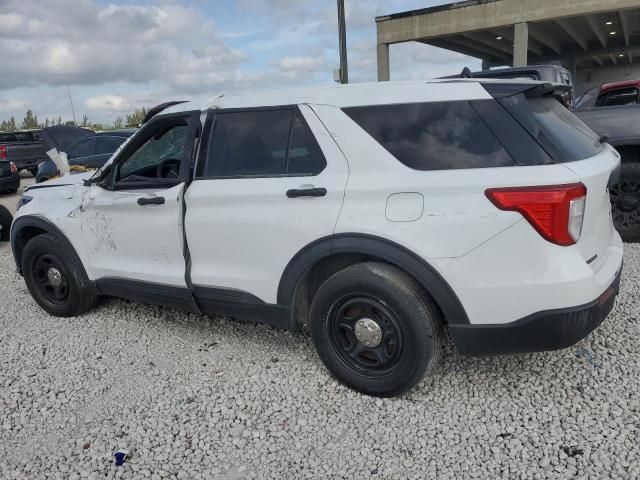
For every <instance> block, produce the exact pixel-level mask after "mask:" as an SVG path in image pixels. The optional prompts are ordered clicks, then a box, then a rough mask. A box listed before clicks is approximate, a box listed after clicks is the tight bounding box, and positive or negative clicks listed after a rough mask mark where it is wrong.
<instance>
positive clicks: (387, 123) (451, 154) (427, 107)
mask: <svg viewBox="0 0 640 480" xmlns="http://www.w3.org/2000/svg"><path fill="white" fill-rule="evenodd" d="M344 111H345V113H346V114H347V115H349V116H350V117H351V118H352V119H353V120H354V121H355V122H356V123H357V124H358V125H360V126H361V127H362V128H363V129H364V130H365V131H366V132H367V133H369V135H371V136H372V137H373V138H374V139H376V140H377V141H378V142H379V143H380V144H381V145H382V146H383V147H384V148H386V149H387V150H388V151H389V152H390V153H391V154H392V155H394V156H395V157H396V158H397V159H398V160H399V161H400V162H402V163H403V164H405V165H406V166H408V167H410V168H413V169H416V170H449V169H458V168H481V167H504V166H513V165H514V162H513V160H512V158H511V157H510V156H509V154H508V153H507V151H506V150H505V149H504V148H503V147H502V145H501V144H500V142H499V141H498V139H497V138H496V137H495V135H494V134H493V133H492V132H491V130H490V129H489V128H488V127H487V125H486V124H485V123H484V122H483V121H482V119H481V118H480V117H479V116H478V114H477V113H476V112H475V110H474V109H473V108H472V107H471V105H470V104H469V102H431V103H410V104H402V105H376V106H367V107H352V108H346V109H344Z"/></svg>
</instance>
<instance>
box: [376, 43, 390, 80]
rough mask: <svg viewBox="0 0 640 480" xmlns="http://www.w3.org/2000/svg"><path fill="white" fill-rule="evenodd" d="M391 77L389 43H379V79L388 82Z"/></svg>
mask: <svg viewBox="0 0 640 480" xmlns="http://www.w3.org/2000/svg"><path fill="white" fill-rule="evenodd" d="M389 79H390V73H389V44H388V43H379V44H378V81H379V82H388V81H389Z"/></svg>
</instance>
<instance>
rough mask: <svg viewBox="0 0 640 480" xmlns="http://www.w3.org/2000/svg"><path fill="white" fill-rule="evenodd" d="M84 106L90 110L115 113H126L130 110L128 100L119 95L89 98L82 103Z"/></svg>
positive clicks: (130, 106)
mask: <svg viewBox="0 0 640 480" xmlns="http://www.w3.org/2000/svg"><path fill="white" fill-rule="evenodd" d="M84 106H85V107H86V108H88V109H90V110H109V111H116V112H128V111H131V110H132V105H131V103H130V102H129V100H127V99H126V98H125V97H121V96H119V95H98V96H96V97H89V98H87V99H86V100H85V101H84Z"/></svg>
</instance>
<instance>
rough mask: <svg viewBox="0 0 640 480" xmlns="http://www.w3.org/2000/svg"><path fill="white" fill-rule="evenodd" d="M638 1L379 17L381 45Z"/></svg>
mask: <svg viewBox="0 0 640 480" xmlns="http://www.w3.org/2000/svg"><path fill="white" fill-rule="evenodd" d="M637 7H638V0H607V1H603V0H562V1H559V0H500V1H498V2H487V3H478V4H472V5H469V6H466V7H459V8H448V9H443V10H439V11H435V12H428V13H423V14H420V13H416V14H415V15H409V16H401V17H397V18H393V17H392V16H391V15H387V16H382V17H378V18H376V23H377V43H398V42H407V41H413V40H418V39H428V38H433V37H442V36H446V35H453V34H458V33H462V32H472V31H476V30H488V29H493V28H500V27H507V26H510V25H515V24H516V23H523V22H529V23H531V22H540V21H546V20H553V19H556V18H563V17H575V16H579V15H585V14H597V13H604V12H610V11H614V10H623V9H628V8H637Z"/></svg>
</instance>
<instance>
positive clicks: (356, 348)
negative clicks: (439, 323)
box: [329, 295, 402, 376]
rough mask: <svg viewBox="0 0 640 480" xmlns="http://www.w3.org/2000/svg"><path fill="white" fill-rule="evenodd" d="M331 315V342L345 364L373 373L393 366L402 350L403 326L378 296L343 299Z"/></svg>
mask: <svg viewBox="0 0 640 480" xmlns="http://www.w3.org/2000/svg"><path fill="white" fill-rule="evenodd" d="M329 315H330V316H331V326H330V328H331V342H332V344H333V347H334V348H335V349H336V351H337V352H338V354H339V355H340V357H341V358H342V360H343V361H344V362H345V364H347V365H349V366H350V367H351V368H353V369H356V370H360V371H361V372H363V373H366V374H370V375H374V376H378V375H384V374H386V373H387V372H388V371H389V370H390V369H393V367H394V365H395V364H396V363H397V362H398V359H399V358H400V354H401V352H402V329H401V326H400V324H399V321H398V319H397V318H396V316H395V315H394V313H393V312H392V311H391V310H390V309H389V308H388V307H387V306H386V305H384V304H383V303H382V302H381V301H380V300H379V299H376V298H373V297H366V296H361V295H357V296H352V297H347V298H345V299H340V300H338V301H337V302H336V303H335V304H334V306H333V308H332V309H331V313H330V314H329Z"/></svg>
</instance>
